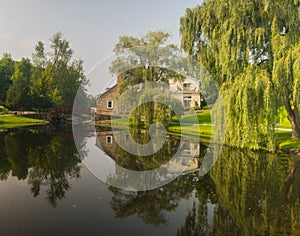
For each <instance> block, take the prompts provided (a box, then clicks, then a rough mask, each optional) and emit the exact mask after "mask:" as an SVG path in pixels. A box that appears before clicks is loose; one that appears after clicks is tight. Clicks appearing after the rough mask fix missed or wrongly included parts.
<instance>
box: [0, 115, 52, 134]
mask: <svg viewBox="0 0 300 236" xmlns="http://www.w3.org/2000/svg"><path fill="white" fill-rule="evenodd" d="M47 123H48V122H47V121H44V120H39V119H32V118H27V117H22V116H16V115H0V132H1V131H3V130H6V129H11V128H17V127H23V126H31V125H43V124H47Z"/></svg>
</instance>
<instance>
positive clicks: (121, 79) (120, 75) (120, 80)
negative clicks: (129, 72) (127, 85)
mask: <svg viewBox="0 0 300 236" xmlns="http://www.w3.org/2000/svg"><path fill="white" fill-rule="evenodd" d="M121 82H123V75H122V74H118V79H117V84H118V85H119V84H120V83H121Z"/></svg>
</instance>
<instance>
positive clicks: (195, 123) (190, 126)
mask: <svg viewBox="0 0 300 236" xmlns="http://www.w3.org/2000/svg"><path fill="white" fill-rule="evenodd" d="M285 117H286V116H285V114H282V118H281V119H280V123H279V124H278V130H277V131H276V142H277V144H278V146H279V149H300V139H291V135H292V132H291V126H290V123H289V121H288V120H287V118H285ZM112 122H113V123H114V127H119V128H121V129H122V128H127V127H128V126H130V125H131V122H129V123H128V117H123V118H119V119H114V120H113V121H112ZM99 125H101V124H99ZM110 125H111V124H110V123H106V126H110ZM165 126H166V129H167V132H168V133H169V134H172V135H178V136H186V137H191V138H195V139H199V140H202V141H203V142H209V141H210V139H211V136H212V132H213V127H212V121H211V117H210V112H209V110H203V111H200V112H199V113H197V118H196V117H195V116H194V115H184V116H182V118H181V120H180V124H179V121H178V119H177V118H175V117H174V118H173V119H172V120H171V122H169V123H167V124H165ZM141 127H143V126H142V125H141Z"/></svg>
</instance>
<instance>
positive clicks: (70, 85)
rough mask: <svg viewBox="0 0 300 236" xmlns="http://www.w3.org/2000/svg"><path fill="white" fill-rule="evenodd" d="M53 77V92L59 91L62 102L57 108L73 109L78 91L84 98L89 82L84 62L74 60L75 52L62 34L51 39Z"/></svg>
mask: <svg viewBox="0 0 300 236" xmlns="http://www.w3.org/2000/svg"><path fill="white" fill-rule="evenodd" d="M51 49H52V51H51V53H50V54H51V58H50V61H51V63H52V75H53V79H54V81H53V82H54V83H53V85H54V87H53V88H52V89H53V91H57V93H58V96H60V97H61V101H57V102H56V104H55V105H56V106H61V105H63V106H68V107H72V106H73V102H74V98H75V96H76V93H77V90H78V89H79V90H80V91H79V92H80V94H81V95H82V96H83V99H84V97H85V96H86V95H85V86H86V85H87V84H88V80H87V78H86V76H85V75H84V71H83V61H82V60H75V59H73V53H74V52H73V50H72V49H71V48H70V43H69V42H68V41H67V40H66V39H63V37H62V34H61V33H60V32H58V33H56V34H55V35H54V36H53V37H52V39H51Z"/></svg>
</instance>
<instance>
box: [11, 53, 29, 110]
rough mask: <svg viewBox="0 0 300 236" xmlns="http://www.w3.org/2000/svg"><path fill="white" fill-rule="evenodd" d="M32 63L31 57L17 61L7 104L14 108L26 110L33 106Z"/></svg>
mask: <svg viewBox="0 0 300 236" xmlns="http://www.w3.org/2000/svg"><path fill="white" fill-rule="evenodd" d="M31 72H32V65H31V63H30V61H29V59H25V58H23V59H22V60H21V61H20V62H16V67H15V72H14V74H13V75H12V77H11V80H12V85H11V86H10V87H9V89H8V91H7V98H6V104H7V105H8V106H9V107H11V108H14V109H18V110H26V109H30V108H31V96H30V85H31V84H30V78H31Z"/></svg>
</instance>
